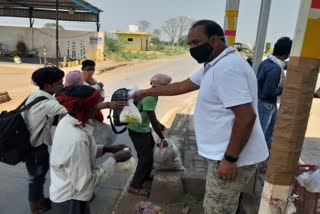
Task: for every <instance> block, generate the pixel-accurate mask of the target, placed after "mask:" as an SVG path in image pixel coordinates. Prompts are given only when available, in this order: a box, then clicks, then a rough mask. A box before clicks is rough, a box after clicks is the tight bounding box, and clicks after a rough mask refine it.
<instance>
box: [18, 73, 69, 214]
mask: <svg viewBox="0 0 320 214" xmlns="http://www.w3.org/2000/svg"><path fill="white" fill-rule="evenodd" d="M63 77H64V72H63V71H62V70H60V69H59V68H56V67H44V68H40V69H38V70H36V71H35V72H33V73H32V81H33V83H34V84H35V85H37V86H38V87H39V90H37V91H35V92H34V93H32V94H31V95H30V96H29V97H28V98H27V101H26V104H28V103H30V102H32V101H33V100H35V99H36V98H38V97H45V98H46V99H45V100H43V101H41V102H39V103H37V104H35V105H34V106H32V107H31V108H30V109H29V110H26V111H24V112H23V113H22V117H23V118H24V120H25V123H26V126H27V128H28V131H29V133H30V143H31V147H32V149H31V152H30V154H29V155H28V158H27V159H26V167H27V171H28V174H29V179H28V181H29V182H28V183H29V184H28V185H29V194H28V195H29V197H28V198H29V204H30V209H31V212H32V213H33V214H37V213H42V212H44V211H45V210H47V209H50V207H51V202H50V200H49V199H48V198H45V197H44V193H43V186H44V183H45V180H46V179H45V177H46V174H47V172H48V170H49V153H48V146H47V145H51V144H52V139H51V125H52V123H53V120H54V116H56V115H59V114H63V113H66V112H67V110H66V109H65V108H64V107H63V106H61V105H60V104H59V103H58V101H57V100H56V99H55V98H54V97H53V95H54V94H55V93H56V92H58V91H59V90H61V89H62V88H63V84H62V81H63Z"/></svg>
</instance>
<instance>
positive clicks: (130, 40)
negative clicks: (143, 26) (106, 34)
mask: <svg viewBox="0 0 320 214" xmlns="http://www.w3.org/2000/svg"><path fill="white" fill-rule="evenodd" d="M112 33H113V34H116V35H117V36H118V39H119V40H121V41H124V42H125V43H126V45H125V49H126V50H129V51H148V50H149V45H150V38H151V37H152V36H154V35H153V34H152V33H148V32H139V29H138V26H135V25H129V31H116V32H112Z"/></svg>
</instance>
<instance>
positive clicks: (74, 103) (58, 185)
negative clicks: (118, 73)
mask: <svg viewBox="0 0 320 214" xmlns="http://www.w3.org/2000/svg"><path fill="white" fill-rule="evenodd" d="M100 99H101V98H100V92H99V91H98V90H95V89H93V88H92V87H90V86H86V85H82V86H71V87H68V88H66V89H65V91H64V94H63V95H60V96H59V97H57V100H58V101H59V102H60V103H61V105H63V106H65V108H66V109H67V111H68V114H67V115H66V116H65V117H64V118H63V119H62V120H61V121H60V122H59V124H58V126H57V129H56V132H55V135H54V140H53V145H52V149H51V155H50V174H51V184H50V199H51V200H52V201H53V202H54V203H55V206H54V207H53V211H54V213H59V214H63V213H66V214H88V213H90V209H89V204H88V202H89V200H90V199H91V198H92V194H93V187H94V186H96V185H98V184H100V183H101V182H103V181H104V180H105V179H106V178H107V177H109V176H111V175H112V174H113V171H114V167H115V164H116V163H117V162H123V161H127V160H128V159H129V158H130V157H131V154H130V152H126V151H123V149H124V148H125V147H126V146H125V145H115V146H110V147H105V146H103V145H96V143H95V140H94V136H93V127H92V126H90V125H89V124H88V123H87V122H88V120H89V119H90V118H92V117H93V116H94V115H95V111H96V109H97V105H98V103H99V102H100ZM107 152H109V153H114V155H113V157H111V158H109V159H107V160H105V161H104V162H102V163H101V164H99V165H96V163H95V160H96V158H97V157H100V156H102V155H103V154H105V153H107Z"/></svg>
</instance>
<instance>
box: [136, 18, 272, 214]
mask: <svg viewBox="0 0 320 214" xmlns="http://www.w3.org/2000/svg"><path fill="white" fill-rule="evenodd" d="M188 44H189V45H190V54H191V56H192V57H193V58H194V59H195V60H197V61H198V62H199V63H205V65H204V68H202V69H200V70H199V71H198V72H196V73H195V74H193V75H192V76H191V77H190V78H188V79H186V80H184V81H182V82H178V83H173V84H170V85H168V86H161V87H157V88H152V89H146V90H141V91H138V92H137V93H136V94H135V95H134V96H132V98H141V97H145V96H161V95H162V96H174V95H180V94H184V93H188V92H191V91H195V90H199V95H198V100H197V103H196V109H195V113H194V117H195V119H194V125H195V132H196V140H197V145H198V152H199V154H200V155H201V156H203V157H205V158H207V159H208V163H209V164H208V174H207V181H206V194H205V198H204V204H203V206H204V212H205V214H215V213H217V214H233V213H236V210H237V207H238V203H239V196H240V192H241V190H242V189H243V188H244V187H245V186H246V185H247V182H248V181H249V180H250V178H251V177H252V176H254V174H255V172H256V164H258V163H260V162H262V161H264V160H265V159H267V157H268V148H267V146H266V142H265V139H264V136H263V132H262V129H261V126H260V122H259V118H258V117H257V116H256V115H257V102H258V98H257V80H256V77H255V73H254V72H253V70H252V68H251V67H250V65H249V64H248V63H247V62H246V61H245V60H244V59H242V58H241V57H240V56H238V55H237V54H236V53H235V49H234V48H232V47H227V46H226V44H225V38H224V33H223V30H222V28H221V27H220V26H219V25H218V24H217V23H216V22H214V21H211V20H200V21H198V22H196V23H195V24H193V26H192V27H191V29H190V32H189V34H188Z"/></svg>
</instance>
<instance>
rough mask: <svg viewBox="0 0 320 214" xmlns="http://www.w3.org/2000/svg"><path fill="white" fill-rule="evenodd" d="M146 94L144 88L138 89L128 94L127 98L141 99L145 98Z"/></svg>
mask: <svg viewBox="0 0 320 214" xmlns="http://www.w3.org/2000/svg"><path fill="white" fill-rule="evenodd" d="M146 96H147V94H146V91H145V90H139V91H137V92H136V93H134V94H133V95H131V96H129V99H137V100H138V99H142V98H145V97H146Z"/></svg>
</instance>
